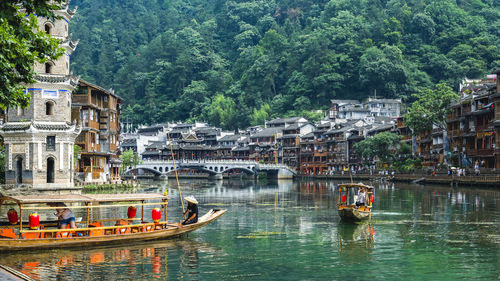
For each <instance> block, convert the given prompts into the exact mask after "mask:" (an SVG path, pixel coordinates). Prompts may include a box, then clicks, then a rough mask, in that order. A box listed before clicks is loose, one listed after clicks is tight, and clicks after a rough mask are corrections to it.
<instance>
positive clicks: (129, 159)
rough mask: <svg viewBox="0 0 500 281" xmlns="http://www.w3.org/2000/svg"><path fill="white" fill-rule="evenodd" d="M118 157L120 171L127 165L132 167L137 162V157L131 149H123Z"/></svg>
mask: <svg viewBox="0 0 500 281" xmlns="http://www.w3.org/2000/svg"><path fill="white" fill-rule="evenodd" d="M120 159H121V160H122V167H123V169H122V171H125V169H126V168H127V167H134V166H136V165H137V164H139V157H138V156H137V154H135V153H134V151H133V150H132V149H129V150H125V151H124V152H123V153H122V155H120Z"/></svg>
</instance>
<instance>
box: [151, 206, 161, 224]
mask: <svg viewBox="0 0 500 281" xmlns="http://www.w3.org/2000/svg"><path fill="white" fill-rule="evenodd" d="M151 216H152V217H153V221H154V222H156V223H157V222H159V221H160V220H161V210H160V208H154V209H153V211H152V212H151Z"/></svg>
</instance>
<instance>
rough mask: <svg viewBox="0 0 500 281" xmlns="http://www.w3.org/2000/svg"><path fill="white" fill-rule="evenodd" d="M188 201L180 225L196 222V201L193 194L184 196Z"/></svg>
mask: <svg viewBox="0 0 500 281" xmlns="http://www.w3.org/2000/svg"><path fill="white" fill-rule="evenodd" d="M184 199H185V200H186V201H187V202H188V207H187V210H186V211H185V212H184V216H185V215H186V214H188V213H189V214H188V216H187V218H186V219H185V220H184V221H183V222H182V225H187V224H192V223H196V222H198V201H197V200H196V199H195V198H194V196H187V197H185V198H184Z"/></svg>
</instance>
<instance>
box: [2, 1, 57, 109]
mask: <svg viewBox="0 0 500 281" xmlns="http://www.w3.org/2000/svg"><path fill="white" fill-rule="evenodd" d="M61 2H62V0H55V1H53V4H51V3H50V2H48V1H38V0H23V1H20V0H3V1H0V109H2V110H5V109H6V108H7V107H17V106H22V107H27V106H28V105H29V102H30V97H29V95H28V94H26V93H25V92H24V90H25V86H24V85H22V84H21V83H32V82H34V80H33V79H34V75H35V72H34V71H33V62H34V61H36V62H39V63H44V62H46V61H47V60H49V59H57V58H58V57H59V56H60V55H62V54H63V49H62V48H60V47H59V40H58V39H55V38H51V37H50V36H49V35H48V34H46V33H45V31H44V30H42V31H39V30H38V21H37V19H36V17H35V14H36V15H37V16H40V17H46V18H49V19H50V20H54V19H55V16H54V14H53V12H52V10H53V9H58V7H59V5H60V4H61ZM21 8H23V10H21Z"/></svg>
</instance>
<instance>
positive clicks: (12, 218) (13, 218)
mask: <svg viewBox="0 0 500 281" xmlns="http://www.w3.org/2000/svg"><path fill="white" fill-rule="evenodd" d="M7 217H8V218H9V222H10V223H11V224H16V223H17V221H18V220H19V216H18V215H17V211H16V210H14V209H10V210H9V211H8V212H7Z"/></svg>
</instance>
